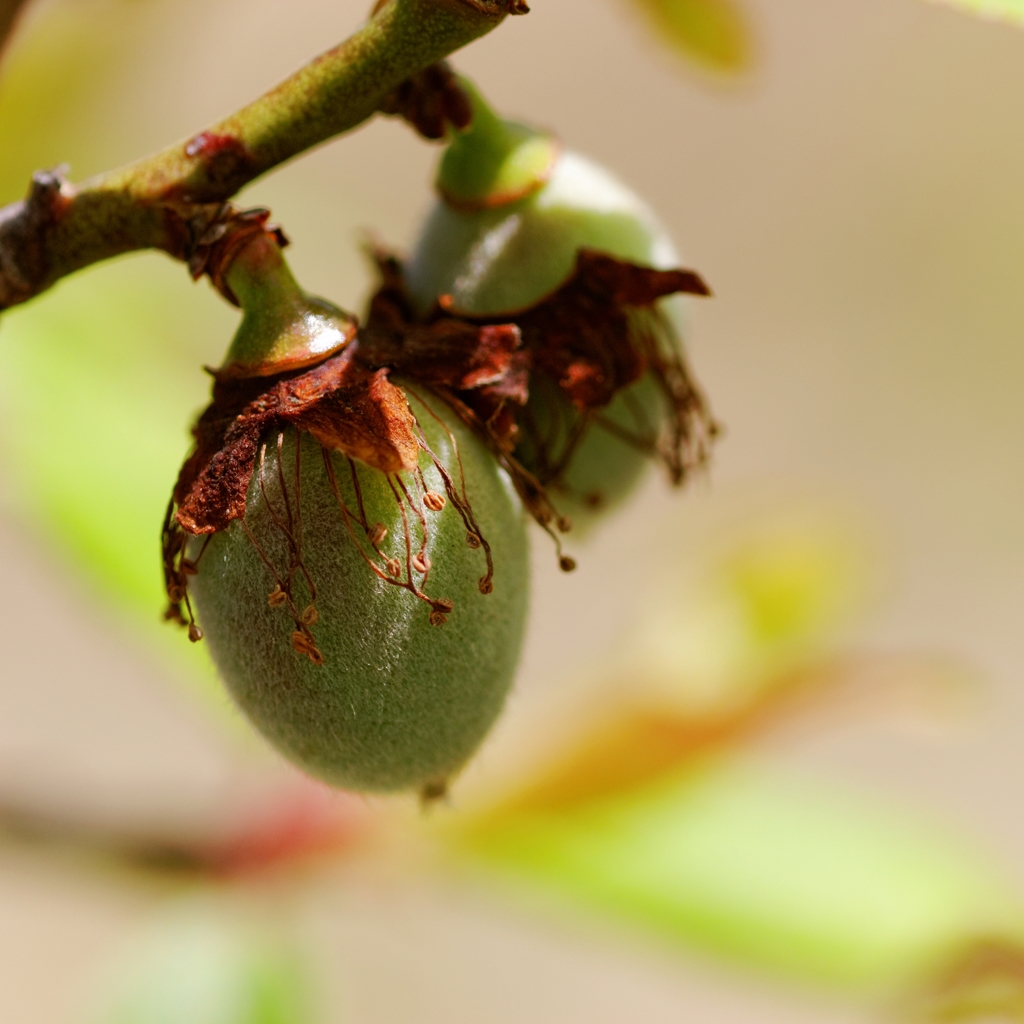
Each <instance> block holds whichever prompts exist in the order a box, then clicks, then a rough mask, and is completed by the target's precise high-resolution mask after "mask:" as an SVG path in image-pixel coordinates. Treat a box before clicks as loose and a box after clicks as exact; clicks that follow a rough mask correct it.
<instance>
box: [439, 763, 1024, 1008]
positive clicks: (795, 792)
mask: <svg viewBox="0 0 1024 1024" xmlns="http://www.w3.org/2000/svg"><path fill="white" fill-rule="evenodd" d="M459 837H460V841H461V843H462V844H463V845H464V847H465V848H468V849H469V850H471V851H472V852H473V853H474V854H476V855H477V856H479V857H482V858H483V859H485V860H486V861H487V862H489V863H490V864H491V865H493V866H496V867H500V868H501V869H503V870H504V871H506V872H510V873H511V874H513V875H515V876H518V877H520V878H522V879H529V880H532V881H533V882H534V883H539V884H540V885H542V886H543V887H544V888H545V889H546V890H547V891H549V892H551V893H556V894H557V893H561V894H562V895H563V896H567V897H570V898H571V899H573V900H575V901H578V902H580V903H582V904H584V905H587V906H590V907H592V908H595V909H600V910H604V911H611V912H613V913H615V914H617V915H619V916H622V917H624V918H626V919H628V920H631V921H633V922H635V923H637V924H639V925H641V926H643V927H646V928H648V929H651V930H653V931H655V932H658V933H661V934H663V935H666V936H669V937H671V938H674V939H679V940H683V941H685V942H687V943H692V944H695V945H699V946H703V947H705V948H708V949H711V950H713V951H716V952H718V953H721V954H725V955H727V956H729V957H731V958H734V959H736V960H739V961H743V962H746V963H748V964H752V965H756V966H760V967H761V968H767V969H770V970H774V971H777V972H780V973H783V974H788V975H791V976H795V977H798V978H803V979H807V980H813V981H816V982H821V983H827V984H831V985H838V986H844V987H855V988H867V989H872V990H883V989H889V988H891V987H893V986H897V987H902V986H905V985H907V984H909V983H911V982H912V981H913V980H915V979H916V978H917V977H919V976H920V974H921V973H923V972H926V971H928V970H934V969H935V967H936V965H937V964H939V963H942V962H945V961H946V960H947V959H948V958H949V957H951V956H953V955H955V953H956V951H957V950H958V949H960V948H962V947H965V946H967V945H969V944H971V943H972V942H974V941H976V940H977V939H978V938H979V937H983V936H991V935H996V936H1007V937H1009V940H1010V941H1013V942H1017V941H1019V940H1020V938H1021V937H1022V936H1024V911H1022V909H1021V904H1020V903H1019V902H1018V900H1017V899H1016V897H1015V896H1014V894H1013V893H1012V891H1011V890H1010V889H1009V888H1008V886H1007V885H1006V884H1005V883H1004V882H1003V880H1002V879H1001V878H1000V877H999V876H998V874H997V873H996V872H995V871H994V870H993V869H992V868H991V867H990V866H989V865H988V864H987V863H986V861H985V859H984V858H983V857H981V856H979V855H977V854H976V853H975V852H973V851H972V850H970V849H964V848H963V847H962V846H961V844H960V843H959V842H957V841H956V840H954V839H951V838H950V837H948V836H945V835H943V834H941V833H939V832H934V831H932V830H930V829H929V828H927V827H925V826H923V825H918V824H915V823H914V822H912V821H910V820H908V819H907V817H906V816H905V815H904V814H901V813H899V812H896V811H893V810H889V809H887V808H883V807H880V806H876V805H873V804H872V803H871V802H870V801H867V800H865V799H861V798H857V797H853V796H851V795H849V794H847V793H845V792H844V791H842V790H838V789H832V788H829V787H827V786H824V785H816V784H812V783H808V782H805V781H801V780H797V779H794V778H791V777H789V776H787V775H785V774H782V773H778V772H775V771H771V770H768V769H766V768H765V767H764V766H762V765H758V764H752V763H748V764H745V765H740V766H732V767H724V768H723V767H718V766H715V765H712V766H711V767H704V768H703V769H699V770H691V771H689V772H686V773H683V774H676V775H675V776H672V777H669V778H661V779H659V780H658V781H657V782H655V783H654V784H652V785H649V786H647V787H643V788H640V789H637V790H634V791H633V792H631V793H628V794H618V795H615V796H613V797H611V798H606V799H596V800H593V801H590V802H588V803H582V804H577V805H576V806H575V807H573V808H572V809H571V810H568V811H565V810H550V809H544V808H533V809H531V808H529V807H520V808H519V809H518V810H516V811H514V812H511V813H498V814H495V813H491V814H490V815H481V816H480V817H479V818H478V819H477V820H476V822H475V824H470V825H469V826H468V827H467V828H466V829H465V831H461V832H460V833H459Z"/></svg>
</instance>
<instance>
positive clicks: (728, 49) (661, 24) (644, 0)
mask: <svg viewBox="0 0 1024 1024" xmlns="http://www.w3.org/2000/svg"><path fill="white" fill-rule="evenodd" d="M635 2H636V3H637V4H638V5H639V7H640V9H641V10H642V11H643V12H644V13H645V14H646V16H647V18H648V20H649V21H650V23H651V24H652V25H653V27H654V29H655V30H656V31H657V33H658V34H659V35H660V36H661V37H662V39H664V40H665V42H667V43H668V44H669V45H670V46H671V47H672V48H673V49H675V50H676V51H678V52H679V53H681V54H682V55H683V56H684V57H687V58H689V59H690V60H693V61H695V62H697V63H698V64H701V65H704V66H705V67H708V68H711V69H713V70H715V71H719V72H727V73H735V72H739V71H743V70H745V69H746V68H747V67H749V65H750V63H751V59H752V56H753V48H752V44H751V38H750V28H749V26H748V24H747V21H746V18H745V16H744V15H743V12H742V11H741V10H740V8H739V7H737V6H736V5H735V4H733V3H732V0H635Z"/></svg>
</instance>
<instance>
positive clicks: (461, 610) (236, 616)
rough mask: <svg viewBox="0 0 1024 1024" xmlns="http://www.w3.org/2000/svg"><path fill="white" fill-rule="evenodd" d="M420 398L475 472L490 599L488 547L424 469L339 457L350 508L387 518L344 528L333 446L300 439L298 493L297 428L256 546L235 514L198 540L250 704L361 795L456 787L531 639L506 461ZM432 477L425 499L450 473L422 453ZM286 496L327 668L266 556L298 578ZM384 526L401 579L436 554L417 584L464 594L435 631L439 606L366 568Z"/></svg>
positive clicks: (309, 765)
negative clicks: (279, 589) (285, 523)
mask: <svg viewBox="0 0 1024 1024" xmlns="http://www.w3.org/2000/svg"><path fill="white" fill-rule="evenodd" d="M417 394H418V395H420V396H421V397H422V398H423V399H424V400H425V401H426V402H427V403H428V404H429V409H428V408H425V407H424V404H423V403H422V402H421V401H420V400H419V399H417V398H415V397H413V396H411V395H410V407H411V409H412V411H413V412H414V414H415V416H416V418H417V420H418V421H419V426H420V429H421V430H422V433H423V435H424V437H425V439H426V441H427V444H428V445H429V446H430V449H431V451H432V452H433V454H434V455H435V456H436V457H437V459H438V461H439V462H440V463H441V464H442V465H444V466H445V467H447V468H448V469H449V471H450V472H451V475H452V477H453V478H454V481H455V485H456V486H458V484H459V467H460V465H461V470H462V472H463V473H464V478H465V494H466V497H467V498H468V502H469V504H470V506H471V508H472V513H473V516H474V517H475V520H476V522H477V523H478V524H479V528H480V532H481V534H482V536H483V538H484V540H486V541H487V542H488V543H489V544H490V547H491V550H492V553H493V560H494V567H495V568H494V581H493V590H492V592H490V593H482V592H481V590H482V589H486V587H484V588H482V587H481V586H480V580H481V577H482V576H484V574H485V571H486V568H487V563H486V558H485V551H484V549H483V548H482V547H480V546H479V542H476V541H474V543H476V546H475V547H474V546H471V544H470V543H468V542H467V541H468V539H469V540H473V538H472V537H469V538H468V537H467V527H466V524H465V522H464V521H463V519H462V517H461V516H460V514H459V510H458V509H457V508H456V507H455V505H454V503H453V502H452V501H451V500H449V501H447V502H445V503H444V507H443V508H440V509H439V510H431V509H430V508H428V507H425V505H424V499H423V488H422V485H420V486H419V487H418V486H417V484H418V480H416V479H414V476H416V474H412V473H397V474H390V475H386V474H384V473H382V472H380V471H379V470H376V469H372V468H370V467H369V466H367V465H364V464H362V463H357V462H355V461H354V460H353V461H351V462H350V460H348V459H347V458H346V457H345V456H344V455H340V454H337V453H333V454H332V455H331V456H330V461H331V466H332V469H333V477H334V481H335V483H336V485H337V488H338V493H339V494H340V496H341V498H342V499H343V501H344V503H345V505H346V506H347V507H348V509H350V510H357V509H358V508H359V505H360V494H361V501H362V507H363V508H364V509H365V515H366V521H367V522H368V523H369V524H371V530H370V531H366V530H365V529H364V528H363V527H361V526H360V524H359V523H357V522H353V521H352V520H351V519H349V520H348V522H346V517H345V515H344V514H343V513H342V511H341V509H340V506H339V502H338V500H337V497H336V495H335V492H334V488H333V486H332V482H331V479H330V477H329V475H328V473H327V470H326V466H325V462H324V456H323V453H322V452H323V450H322V449H321V447H320V444H319V443H318V442H317V441H316V440H315V439H314V438H313V437H312V435H310V434H308V433H306V432H302V433H301V434H299V435H298V436H299V437H300V438H301V444H300V452H299V454H300V460H299V461H300V472H299V483H300V487H298V488H297V487H296V486H295V480H296V469H295V451H296V440H295V439H296V432H295V431H294V430H293V429H291V428H289V429H287V430H286V431H285V432H284V434H283V435H282V436H283V442H282V445H281V449H280V455H279V453H278V435H277V432H273V434H272V435H271V436H269V437H266V438H265V439H264V440H265V442H266V454H265V463H264V466H263V469H262V473H261V471H260V466H259V460H257V469H256V472H255V473H254V475H253V479H252V481H251V483H250V485H249V489H248V495H247V504H246V514H245V520H244V523H245V527H247V528H248V531H249V533H250V534H251V538H250V536H249V535H248V534H247V533H246V529H245V528H244V527H243V524H242V522H240V521H238V520H236V521H235V522H233V523H232V524H231V526H230V527H229V528H228V529H227V530H225V531H222V532H220V533H215V534H213V535H211V537H210V539H209V543H208V547H207V549H206V550H205V551H204V552H203V554H202V556H201V558H199V556H198V552H199V550H200V548H201V547H202V544H203V541H204V538H194V539H193V540H192V541H190V554H191V556H192V557H193V558H199V571H198V574H197V575H195V576H194V577H193V579H192V580H191V583H190V592H191V594H192V595H193V596H194V600H195V604H196V606H197V610H198V617H199V622H200V625H201V626H202V630H203V633H204V634H205V636H206V638H207V640H208V641H209V644H210V648H211V651H212V653H213V657H214V660H215V661H216V663H217V665H218V667H219V669H220V671H221V674H222V675H223V677H224V681H225V683H226V684H227V687H228V689H229V690H230V692H231V694H232V696H233V698H234V700H235V702H236V703H237V704H238V706H239V707H240V708H241V709H242V711H243V712H244V713H245V714H246V715H247V716H248V718H249V719H251V721H252V722H253V724H254V725H255V726H256V728H257V729H258V730H259V731H260V732H261V733H262V734H263V735H264V736H265V737H266V738H267V739H268V740H269V741H270V742H271V743H272V744H273V745H274V746H275V747H276V748H277V749H278V750H279V751H281V753H283V754H284V755H285V756H286V757H288V758H290V759H291V760H292V761H294V762H295V763H296V764H298V765H299V766H300V767H301V768H303V769H304V770H306V771H308V772H309V773H310V774H312V775H315V776H317V777H319V778H321V779H324V780H325V781H327V782H329V783H332V784H334V785H337V786H342V787H345V788H350V789H360V790H371V791H386V790H399V789H405V788H408V787H419V788H420V789H421V791H423V792H424V793H430V792H436V791H438V790H439V789H442V788H443V784H444V782H445V780H447V779H448V778H449V777H450V776H451V775H452V773H454V772H456V771H457V770H458V769H459V768H460V767H461V766H462V765H463V764H464V762H465V761H466V760H467V758H469V756H470V755H471V754H472V753H473V751H474V750H475V749H476V747H477V746H478V745H479V743H480V741H481V740H482V739H483V737H484V735H485V734H486V733H487V731H488V729H489V728H490V726H491V725H492V723H493V722H494V720H495V718H496V717H497V715H498V713H499V712H500V711H501V708H502V705H503V703H504V701H505V697H506V694H507V693H508V690H509V686H510V685H511V682H512V676H513V672H514V670H515V667H516V662H517V660H518V656H519V648H520V645H521V641H522V635H523V625H524V619H525V614H526V604H527V582H528V567H527V565H528V563H527V547H526V544H527V542H526V534H525V526H524V519H523V513H522V510H521V506H520V504H519V501H518V499H517V497H516V496H515V493H514V492H513V490H512V487H511V484H510V482H509V481H508V479H507V477H506V476H505V474H504V473H503V472H502V471H501V470H500V469H499V468H498V466H497V464H496V463H495V460H494V459H493V457H492V456H491V455H490V454H489V453H488V452H487V451H486V450H485V449H484V447H483V446H482V445H481V444H480V442H479V441H477V439H476V438H475V437H474V436H473V435H472V434H470V432H469V431H468V430H467V429H466V428H465V427H463V426H462V424H461V423H460V422H458V421H457V420H456V418H455V416H454V415H452V414H451V412H450V411H449V410H448V409H447V407H446V406H445V405H444V404H443V403H442V402H441V401H440V400H439V399H436V398H435V397H433V396H431V395H430V394H429V393H428V392H426V391H425V390H423V389H417ZM442 420H443V423H442V422H441V421H442ZM456 445H457V446H458V452H457V453H456V450H455V448H456ZM420 470H421V471H422V475H423V481H424V482H425V484H426V490H427V491H428V492H433V493H434V494H435V495H443V494H444V493H445V485H444V481H443V480H442V478H441V475H440V473H439V472H438V470H437V468H436V467H435V465H434V463H433V461H432V460H431V459H430V458H429V456H427V455H425V454H423V453H421V458H420ZM353 475H354V476H355V478H357V479H358V485H359V491H360V494H357V493H356V489H355V487H354V484H353ZM403 485H404V488H405V490H406V491H407V493H408V495H409V497H410V499H411V500H406V498H405V495H404V494H403V493H402V486H403ZM282 486H283V487H284V490H285V491H287V497H288V502H289V505H288V507H290V509H291V512H292V514H293V515H294V516H295V524H296V525H295V527H294V531H293V532H294V533H295V535H296V536H299V535H301V558H302V566H303V567H304V572H303V571H301V570H300V571H296V572H295V573H294V581H293V584H292V594H293V597H294V605H295V607H297V608H298V609H300V610H301V609H303V608H304V607H305V606H306V602H307V601H308V602H309V603H311V604H312V597H313V595H312V593H311V592H310V587H309V583H308V582H307V578H306V575H305V573H308V580H311V581H312V583H313V584H314V585H315V587H316V599H315V608H316V617H315V619H314V621H312V622H311V623H310V634H311V636H312V638H313V640H314V642H315V645H316V651H317V652H318V654H319V655H322V661H323V663H322V664H316V663H314V660H311V657H310V656H308V653H309V652H308V651H307V650H305V648H304V644H303V642H302V641H301V639H300V640H299V641H298V642H296V641H295V637H296V636H298V635H299V634H297V633H296V623H295V621H293V618H292V616H291V614H290V613H289V610H288V608H287V607H284V606H283V603H282V602H281V601H280V599H275V597H274V594H275V589H276V583H277V578H276V577H275V575H274V573H272V572H271V570H270V568H269V567H268V565H267V562H269V563H270V564H272V565H273V566H274V567H275V569H276V571H277V572H278V573H279V574H281V575H282V576H283V575H285V574H286V573H287V567H288V565H289V558H290V556H289V550H288V545H287V543H286V540H285V534H284V533H283V531H282V530H281V529H280V528H279V526H278V525H277V524H276V523H275V516H276V517H278V521H279V522H280V521H282V520H283V519H284V518H285V516H286V512H285V509H286V504H285V494H284V493H283V491H282ZM393 488H394V489H393ZM396 492H397V494H399V495H401V496H402V498H403V500H402V503H401V504H400V503H399V501H398V500H397V499H396ZM428 496H429V495H428ZM300 498H301V502H300V500H299V499H300ZM430 500H431V501H432V503H433V504H435V505H437V504H439V502H437V501H435V500H433V499H430ZM300 513H301V525H299V523H300V520H299V516H300ZM421 514H422V517H423V521H425V523H426V534H427V537H426V542H425V543H422V540H421V539H422V536H423V533H422V525H421V520H420V518H419V516H420V515H421ZM378 524H379V525H378ZM406 524H408V526H406ZM380 527H384V528H386V530H387V533H386V536H384V537H383V539H380V540H379V542H378V547H379V550H380V552H381V557H377V558H376V561H377V563H381V562H382V559H392V558H393V559H398V560H399V561H400V562H401V565H402V576H401V578H402V579H404V578H405V573H406V572H408V571H410V570H409V568H408V567H409V564H410V562H412V563H413V564H415V559H416V553H417V552H418V551H420V550H421V544H422V551H423V553H424V554H425V555H426V557H427V558H428V559H429V565H428V566H427V568H429V573H428V574H427V576H426V579H424V574H423V573H422V572H421V571H419V570H413V577H414V579H415V580H416V581H417V584H418V585H419V587H420V588H421V589H422V591H423V592H425V593H427V594H429V596H430V597H431V598H434V599H440V598H444V599H447V600H448V601H450V602H452V605H453V607H452V610H451V611H450V612H449V613H448V614H447V616H446V617H447V621H443V622H441V623H440V624H438V625H432V619H433V621H439V620H438V617H437V616H436V615H433V616H432V614H431V608H430V605H429V604H428V603H425V602H424V601H423V600H421V599H419V598H417V597H416V596H415V595H414V594H413V593H411V592H410V591H409V590H407V589H403V588H401V587H399V586H395V585H392V584H391V583H389V582H387V581H386V580H385V579H383V578H382V577H381V576H380V575H378V574H377V573H375V572H374V571H373V569H372V568H371V567H370V565H368V563H367V560H366V554H367V552H368V553H369V555H370V556H371V557H373V556H374V551H373V548H372V547H371V546H370V544H369V542H368V540H367V533H368V532H370V533H373V532H376V534H377V535H378V536H379V534H380V533H381V529H380ZM374 528H376V529H375V530H374ZM407 537H408V538H409V541H408V543H409V547H407ZM357 538H358V540H357ZM257 544H258V545H259V550H257V547H256V545H257ZM410 552H411V554H410ZM421 564H422V563H421ZM275 600H276V606H275ZM444 618H445V616H443V615H442V616H440V619H444Z"/></svg>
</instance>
